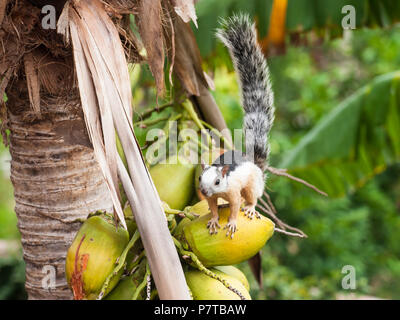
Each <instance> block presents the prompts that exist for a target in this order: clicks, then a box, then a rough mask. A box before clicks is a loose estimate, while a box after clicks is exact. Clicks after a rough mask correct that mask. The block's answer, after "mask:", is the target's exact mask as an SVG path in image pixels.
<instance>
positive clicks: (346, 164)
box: [280, 71, 400, 197]
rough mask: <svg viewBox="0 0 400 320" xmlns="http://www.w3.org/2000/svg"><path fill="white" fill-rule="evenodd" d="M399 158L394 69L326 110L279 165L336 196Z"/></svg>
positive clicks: (399, 91) (399, 110)
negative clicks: (330, 109)
mask: <svg viewBox="0 0 400 320" xmlns="http://www.w3.org/2000/svg"><path fill="white" fill-rule="evenodd" d="M399 160H400V71H397V72H393V73H389V74H385V75H382V76H380V77H377V78H375V79H374V80H372V81H371V82H370V83H369V84H368V85H366V86H365V87H363V88H361V89H359V90H358V91H357V92H356V93H354V94H353V95H352V96H350V97H349V98H347V99H345V100H344V101H343V102H342V103H341V104H340V105H339V106H337V107H336V108H335V109H333V110H332V111H331V112H330V113H329V114H327V115H326V117H324V118H323V119H322V120H321V121H320V122H319V123H318V124H317V125H316V126H315V127H314V128H313V129H312V130H311V131H310V132H309V133H308V134H306V135H305V136H304V137H303V138H302V139H301V140H300V142H299V143H298V145H297V146H296V147H295V148H294V149H293V150H291V151H289V152H288V154H287V155H286V156H285V157H284V161H283V162H282V163H281V164H280V167H282V168H288V169H289V171H290V172H291V173H292V174H294V175H295V176H298V177H300V178H302V179H305V180H307V181H308V182H310V183H312V184H314V185H315V186H316V187H318V188H320V189H321V190H323V191H325V192H327V193H328V195H329V196H333V197H339V196H343V195H345V194H346V193H348V192H352V191H354V190H356V189H357V188H359V187H361V186H362V185H363V184H365V183H366V182H367V181H368V180H369V179H370V178H372V177H373V176H375V175H376V174H378V173H380V172H382V171H384V170H385V169H386V168H387V167H388V166H390V165H392V164H394V163H396V162H398V161H399Z"/></svg>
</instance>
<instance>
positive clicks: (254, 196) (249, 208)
mask: <svg viewBox="0 0 400 320" xmlns="http://www.w3.org/2000/svg"><path fill="white" fill-rule="evenodd" d="M256 191H257V189H256V188H255V186H254V185H250V186H249V187H246V188H244V189H243V190H242V194H243V197H244V199H245V202H246V205H245V206H244V208H243V211H244V215H245V216H247V217H248V218H249V219H253V217H254V216H255V217H257V218H258V219H260V218H261V216H260V214H259V213H258V212H257V210H256V205H257V200H258V198H259V194H258V192H256Z"/></svg>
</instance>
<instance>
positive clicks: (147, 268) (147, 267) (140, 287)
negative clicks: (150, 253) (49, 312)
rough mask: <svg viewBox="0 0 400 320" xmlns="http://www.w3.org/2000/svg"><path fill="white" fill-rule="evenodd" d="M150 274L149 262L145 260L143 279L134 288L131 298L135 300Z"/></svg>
mask: <svg viewBox="0 0 400 320" xmlns="http://www.w3.org/2000/svg"><path fill="white" fill-rule="evenodd" d="M150 275H151V273H150V268H149V264H148V263H147V262H146V274H145V275H144V279H143V281H142V282H141V283H140V284H139V285H138V287H137V288H136V290H135V293H134V294H133V296H132V300H137V297H138V296H139V294H140V292H141V291H142V290H143V289H144V287H145V286H146V285H147V279H148V277H150Z"/></svg>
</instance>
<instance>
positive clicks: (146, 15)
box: [136, 0, 165, 96]
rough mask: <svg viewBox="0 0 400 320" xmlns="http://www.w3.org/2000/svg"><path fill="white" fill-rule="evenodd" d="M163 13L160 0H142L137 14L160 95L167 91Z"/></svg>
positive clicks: (141, 34)
mask: <svg viewBox="0 0 400 320" xmlns="http://www.w3.org/2000/svg"><path fill="white" fill-rule="evenodd" d="M161 13H162V12H161V2H160V0H142V1H141V3H140V5H139V8H138V14H137V15H136V18H137V21H138V28H139V33H140V36H141V38H142V42H143V45H144V47H145V49H146V51H147V60H148V64H149V67H150V71H151V73H152V74H153V77H154V79H155V81H156V87H157V94H158V95H160V96H162V95H164V92H165V82H164V58H165V56H164V38H163V28H162V20H161Z"/></svg>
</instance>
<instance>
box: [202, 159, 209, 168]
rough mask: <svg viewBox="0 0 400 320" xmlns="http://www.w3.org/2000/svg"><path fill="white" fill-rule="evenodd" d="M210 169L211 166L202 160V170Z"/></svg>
mask: <svg viewBox="0 0 400 320" xmlns="http://www.w3.org/2000/svg"><path fill="white" fill-rule="evenodd" d="M208 167H209V165H208V164H206V163H205V162H204V161H203V159H201V169H203V170H204V169H207V168H208Z"/></svg>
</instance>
